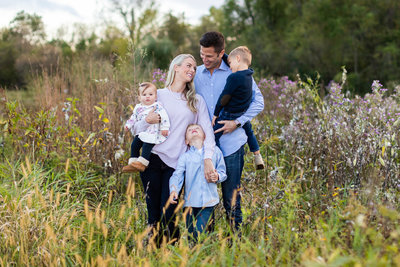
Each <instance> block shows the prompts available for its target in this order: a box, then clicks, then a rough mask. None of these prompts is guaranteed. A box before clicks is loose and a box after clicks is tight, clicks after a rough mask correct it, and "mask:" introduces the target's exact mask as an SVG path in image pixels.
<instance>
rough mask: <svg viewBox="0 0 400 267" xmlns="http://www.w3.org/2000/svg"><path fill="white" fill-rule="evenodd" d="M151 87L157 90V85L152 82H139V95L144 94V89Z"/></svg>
mask: <svg viewBox="0 0 400 267" xmlns="http://www.w3.org/2000/svg"><path fill="white" fill-rule="evenodd" d="M150 88H153V90H154V91H156V92H157V87H156V86H155V85H154V84H152V83H150V82H143V83H141V84H139V88H138V92H139V95H142V94H143V92H144V91H146V90H147V89H150Z"/></svg>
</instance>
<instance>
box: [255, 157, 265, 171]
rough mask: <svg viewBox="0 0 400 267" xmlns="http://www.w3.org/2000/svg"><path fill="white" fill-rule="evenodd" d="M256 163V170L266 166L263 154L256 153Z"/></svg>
mask: <svg viewBox="0 0 400 267" xmlns="http://www.w3.org/2000/svg"><path fill="white" fill-rule="evenodd" d="M254 165H255V166H256V170H263V169H264V168H265V165H264V160H263V158H262V156H261V154H256V155H254Z"/></svg>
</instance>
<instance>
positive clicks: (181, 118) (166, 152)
mask: <svg viewBox="0 0 400 267" xmlns="http://www.w3.org/2000/svg"><path fill="white" fill-rule="evenodd" d="M180 96H181V93H174V92H171V91H170V90H168V89H167V88H163V89H159V90H157V101H159V102H161V104H162V105H163V107H164V109H165V110H166V111H167V114H168V117H169V120H170V123H171V126H170V128H169V135H168V138H167V140H165V141H164V142H163V143H161V144H158V145H155V146H154V147H153V150H152V152H153V153H155V154H157V155H158V156H159V157H160V158H161V160H162V161H163V162H164V163H165V164H167V165H168V166H170V167H171V168H174V169H176V166H177V164H178V159H179V156H180V155H181V154H183V153H184V152H186V150H187V148H188V147H187V145H186V144H185V134H186V128H187V126H188V125H189V124H199V125H201V127H202V128H203V130H204V133H205V135H206V140H205V141H204V149H205V150H204V158H209V159H211V158H212V155H213V154H214V147H215V141H214V131H213V128H212V126H211V121H210V117H209V116H208V109H207V106H206V102H205V101H204V99H203V97H201V96H200V95H198V94H196V97H197V100H198V101H197V113H193V112H192V111H191V110H190V109H189V107H188V106H187V101H186V100H182V99H181V98H180ZM147 126H149V124H148V123H147V122H146V121H145V120H144V119H143V120H142V121H141V122H140V123H137V124H136V125H135V130H136V132H141V131H143V129H146V128H147Z"/></svg>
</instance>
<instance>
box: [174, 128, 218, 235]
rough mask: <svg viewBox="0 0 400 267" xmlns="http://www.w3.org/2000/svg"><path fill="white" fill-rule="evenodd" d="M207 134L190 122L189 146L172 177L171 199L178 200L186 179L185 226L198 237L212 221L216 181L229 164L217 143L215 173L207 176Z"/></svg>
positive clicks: (188, 129) (215, 198)
mask: <svg viewBox="0 0 400 267" xmlns="http://www.w3.org/2000/svg"><path fill="white" fill-rule="evenodd" d="M204 138H205V134H204V131H203V129H202V128H201V126H200V125H198V124H191V125H189V126H188V127H187V129H186V137H185V140H186V144H187V145H188V146H189V147H190V148H189V150H188V151H186V152H185V153H184V154H182V155H181V156H180V157H179V160H178V166H177V167H176V169H175V171H174V173H173V174H172V176H171V178H170V179H169V191H170V199H169V201H170V203H171V204H176V203H177V201H176V200H177V198H178V193H179V191H180V190H181V188H182V185H183V183H185V196H184V200H185V202H184V205H183V206H184V207H185V209H186V210H185V213H186V214H187V215H186V227H187V228H188V231H189V234H191V235H193V238H194V240H195V241H197V239H198V235H199V234H200V233H202V232H204V230H205V229H206V227H207V224H208V223H210V224H213V221H214V209H215V207H216V205H217V204H218V203H219V196H218V191H217V183H220V182H223V181H225V180H226V168H225V162H224V157H223V155H222V152H221V150H220V149H219V148H218V147H215V151H214V154H213V156H212V161H213V164H214V166H215V170H214V173H213V175H211V177H210V178H209V180H207V179H206V177H205V176H204V147H203V143H204Z"/></svg>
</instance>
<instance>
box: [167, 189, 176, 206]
mask: <svg viewBox="0 0 400 267" xmlns="http://www.w3.org/2000/svg"><path fill="white" fill-rule="evenodd" d="M177 200H178V193H177V192H175V191H172V192H171V195H169V202H170V203H171V204H176V203H178V201H177Z"/></svg>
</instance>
